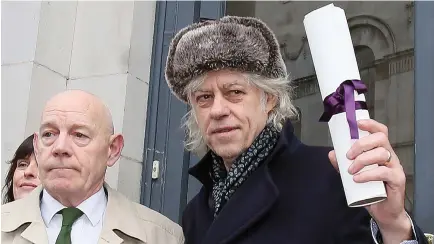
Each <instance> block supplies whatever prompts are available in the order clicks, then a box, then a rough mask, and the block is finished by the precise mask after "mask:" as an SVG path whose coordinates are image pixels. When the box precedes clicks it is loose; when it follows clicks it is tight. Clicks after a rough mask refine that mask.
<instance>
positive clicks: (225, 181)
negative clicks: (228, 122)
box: [211, 125, 279, 217]
mask: <svg viewBox="0 0 434 244" xmlns="http://www.w3.org/2000/svg"><path fill="white" fill-rule="evenodd" d="M278 138H279V132H278V131H277V130H276V129H275V128H274V127H273V126H270V125H267V126H266V127H265V128H264V129H263V130H262V132H261V133H260V134H259V135H258V136H257V137H256V139H255V140H254V141H253V143H252V145H251V146H250V147H249V148H248V149H247V150H246V151H244V152H243V153H242V154H241V155H240V156H239V157H238V158H237V159H236V160H235V162H234V163H233V164H232V166H231V168H230V169H229V172H227V171H226V168H225V166H224V163H223V159H222V158H221V157H219V156H218V155H216V154H215V153H214V152H212V151H211V155H212V158H213V165H212V179H213V187H212V198H213V201H214V217H216V216H217V215H218V214H219V212H220V210H221V209H222V208H223V206H224V205H225V204H226V202H227V201H229V199H230V198H231V196H232V195H233V194H234V193H235V191H236V190H237V189H238V188H239V187H240V186H241V185H242V184H243V183H244V181H246V179H247V178H248V177H249V176H250V175H251V174H252V173H253V172H254V171H255V170H256V169H257V168H258V167H259V166H260V165H261V164H262V163H263V162H264V160H265V159H266V158H267V156H268V155H269V153H270V152H271V150H272V149H273V148H274V146H275V145H276V143H277V139H278Z"/></svg>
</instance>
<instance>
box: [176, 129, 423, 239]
mask: <svg viewBox="0 0 434 244" xmlns="http://www.w3.org/2000/svg"><path fill="white" fill-rule="evenodd" d="M330 150H332V149H331V148H324V147H312V146H306V145H304V144H302V143H301V142H300V141H299V140H298V139H297V138H296V137H295V136H294V135H293V128H292V125H291V124H290V123H289V122H288V123H287V124H286V125H285V126H284V128H283V130H282V133H281V135H280V138H279V140H278V143H277V145H276V147H275V149H274V150H273V152H272V154H270V156H269V157H268V158H267V160H266V161H265V162H264V163H263V164H262V166H260V167H259V168H258V169H257V170H256V171H255V172H254V173H253V174H252V175H251V176H250V177H249V178H248V179H247V180H246V181H245V182H244V184H243V185H242V186H241V187H240V188H239V189H238V190H237V191H236V192H235V194H234V195H233V196H232V198H231V199H230V200H229V201H228V202H227V203H226V205H225V206H224V207H223V209H222V211H221V212H220V214H219V215H218V217H217V218H216V219H215V220H214V218H213V206H212V205H213V201H212V200H211V197H210V195H211V194H210V192H211V191H212V180H211V178H210V176H209V172H210V166H211V162H212V158H211V155H210V154H209V153H208V154H207V155H206V156H205V157H204V158H203V159H202V160H201V161H200V162H199V163H198V164H197V165H196V166H194V167H193V168H191V169H190V174H191V175H193V176H194V177H196V178H197V179H198V180H199V181H201V182H202V184H203V187H202V189H201V190H200V192H199V193H198V194H197V195H196V196H195V197H194V198H193V199H192V200H191V201H190V202H189V204H188V205H187V207H186V209H185V211H184V215H183V219H182V227H183V231H184V235H185V238H186V243H187V244H199V243H201V244H202V243H203V244H214V243H248V244H255V243H258V244H264V243H291V244H328V243H330V244H331V243H333V244H335V243H337V244H362V243H363V244H366V243H374V242H373V238H372V234H371V230H370V227H369V226H370V223H369V222H370V216H369V214H368V212H367V211H366V210H365V209H364V208H349V207H348V206H347V203H346V199H345V194H344V190H343V187H342V182H341V179H340V176H339V174H338V173H337V171H336V170H335V169H334V168H333V167H332V165H331V163H330V161H329V159H328V152H329V151H330ZM416 231H417V238H418V239H419V244H421V243H425V242H424V240H425V239H424V237H423V232H421V231H420V230H419V229H418V228H417V227H416ZM420 239H422V240H420Z"/></svg>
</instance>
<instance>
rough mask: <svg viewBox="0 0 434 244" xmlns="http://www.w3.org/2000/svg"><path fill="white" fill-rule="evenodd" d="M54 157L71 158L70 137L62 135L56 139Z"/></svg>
mask: <svg viewBox="0 0 434 244" xmlns="http://www.w3.org/2000/svg"><path fill="white" fill-rule="evenodd" d="M53 155H54V156H55V157H70V156H71V149H70V147H69V141H68V136H67V135H65V134H64V133H60V134H59V136H58V137H57V138H56V141H55V142H54V146H53Z"/></svg>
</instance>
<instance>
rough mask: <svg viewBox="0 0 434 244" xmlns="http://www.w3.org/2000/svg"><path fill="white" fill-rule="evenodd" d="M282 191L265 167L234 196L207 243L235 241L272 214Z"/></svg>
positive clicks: (254, 174) (209, 234)
mask: <svg viewBox="0 0 434 244" xmlns="http://www.w3.org/2000/svg"><path fill="white" fill-rule="evenodd" d="M278 196H279V191H278V189H277V187H276V185H275V184H274V182H273V180H272V179H271V176H270V174H269V172H268V167H267V164H263V165H262V166H261V167H260V168H258V169H257V170H256V171H255V173H253V174H252V175H251V176H250V177H249V179H248V180H246V181H245V182H244V184H243V185H242V186H241V187H240V188H239V189H238V190H237V191H236V192H235V193H234V195H233V196H232V197H231V199H230V200H229V201H228V202H227V203H226V205H225V206H224V207H223V209H222V210H221V212H220V214H219V215H218V216H217V218H216V219H215V220H214V222H213V223H212V225H211V226H210V228H209V229H208V232H207V234H206V236H205V238H204V240H203V243H225V242H229V241H231V240H233V239H234V238H236V237H237V236H238V235H240V234H241V233H243V231H245V230H247V229H248V228H249V227H250V226H251V225H253V224H254V223H256V222H257V221H259V220H260V219H261V217H262V216H264V215H265V214H266V213H267V212H268V211H270V209H271V207H272V206H273V204H274V203H275V202H276V200H277V198H278ZM234 216H236V217H234Z"/></svg>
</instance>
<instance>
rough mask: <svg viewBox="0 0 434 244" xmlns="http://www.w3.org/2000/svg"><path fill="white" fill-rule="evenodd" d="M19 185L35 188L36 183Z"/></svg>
mask: <svg viewBox="0 0 434 244" xmlns="http://www.w3.org/2000/svg"><path fill="white" fill-rule="evenodd" d="M20 187H24V188H29V187H33V188H36V187H37V185H35V184H33V183H23V184H21V185H20Z"/></svg>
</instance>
